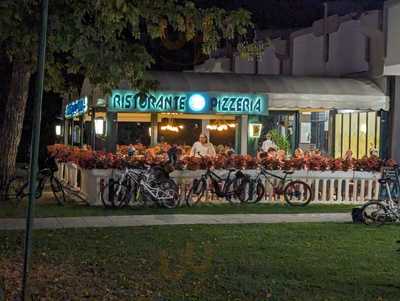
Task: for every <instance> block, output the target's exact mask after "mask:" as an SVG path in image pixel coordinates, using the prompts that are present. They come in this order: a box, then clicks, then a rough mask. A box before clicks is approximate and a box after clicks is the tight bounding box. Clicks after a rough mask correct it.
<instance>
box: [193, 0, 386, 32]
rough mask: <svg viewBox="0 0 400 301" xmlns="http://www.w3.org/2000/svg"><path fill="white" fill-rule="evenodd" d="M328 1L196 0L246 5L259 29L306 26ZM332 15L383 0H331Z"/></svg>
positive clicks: (378, 4) (320, 14) (379, 4)
mask: <svg viewBox="0 0 400 301" xmlns="http://www.w3.org/2000/svg"><path fill="white" fill-rule="evenodd" d="M325 1H326V0H194V2H195V3H197V5H198V6H200V7H202V6H203V7H209V6H212V5H215V6H219V7H223V8H226V9H236V8H239V7H243V8H246V9H247V10H249V11H251V12H252V14H253V21H254V22H255V23H256V25H257V27H258V28H259V29H287V28H299V27H307V26H310V25H311V24H312V22H313V21H315V20H316V19H319V18H321V17H323V3H324V2H325ZM328 2H329V3H330V4H329V6H330V12H329V14H339V15H341V14H346V13H349V12H353V11H357V10H370V9H379V8H381V7H382V6H383V3H384V2H385V1H384V0H342V1H328Z"/></svg>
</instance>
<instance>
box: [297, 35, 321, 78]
mask: <svg viewBox="0 0 400 301" xmlns="http://www.w3.org/2000/svg"><path fill="white" fill-rule="evenodd" d="M323 49H324V38H323V37H322V36H319V37H317V36H315V35H314V34H313V33H312V32H311V33H306V34H302V35H299V36H297V37H294V38H293V39H292V75H296V76H303V75H307V76H308V75H311V76H312V75H321V74H323V73H324V70H325V63H324V51H323Z"/></svg>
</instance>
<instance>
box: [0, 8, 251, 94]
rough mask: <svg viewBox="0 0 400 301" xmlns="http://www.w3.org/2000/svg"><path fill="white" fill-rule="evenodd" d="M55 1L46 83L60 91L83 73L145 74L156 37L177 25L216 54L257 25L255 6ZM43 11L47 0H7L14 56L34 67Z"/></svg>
mask: <svg viewBox="0 0 400 301" xmlns="http://www.w3.org/2000/svg"><path fill="white" fill-rule="evenodd" d="M49 5H50V7H49V24H48V52H47V58H46V59H47V64H46V89H48V90H49V89H51V90H54V91H58V92H63V91H68V89H69V88H70V87H69V86H70V85H71V83H70V81H69V80H66V79H69V78H73V76H75V75H84V76H85V77H87V78H89V80H90V81H91V82H92V83H93V84H96V85H100V86H101V87H103V88H105V89H111V88H112V87H115V86H116V85H117V84H118V83H119V81H120V80H121V79H127V80H129V81H130V82H131V83H133V84H134V83H136V84H138V82H142V81H141V80H142V79H143V78H144V74H145V70H146V69H148V68H149V67H150V66H151V64H152V63H153V62H154V60H153V58H152V56H151V53H149V51H148V48H147V45H148V41H149V40H154V39H168V35H169V34H170V33H171V32H181V33H183V34H184V35H185V38H186V40H187V41H191V40H193V39H194V38H195V37H199V36H200V38H201V42H202V51H203V53H205V54H210V53H212V52H213V51H215V50H216V49H217V48H218V47H219V46H220V45H221V42H223V41H228V40H229V41H233V42H235V43H239V42H241V43H243V42H244V40H245V39H246V36H247V35H248V34H249V33H250V32H251V31H252V29H253V24H252V22H251V15H250V13H249V12H248V11H245V10H243V9H239V10H235V11H226V10H224V9H221V8H205V9H204V8H203V9H199V8H197V7H196V6H195V4H194V3H192V2H190V1H178V0H157V1H151V0H52V1H50V3H49ZM39 13H40V1H39V0H19V1H15V0H2V1H1V2H0V44H1V46H2V48H3V49H5V50H6V53H7V56H8V58H9V60H10V61H15V60H19V61H23V62H24V63H26V64H28V65H29V66H30V67H31V68H32V70H33V68H34V66H35V57H36V51H37V47H36V45H37V39H38V36H37V32H38V26H39V24H40V22H39V18H40V15H39ZM246 45H247V43H246ZM243 49H244V48H243ZM249 49H250V48H249ZM251 49H252V51H254V48H251ZM244 51H245V49H244ZM71 76H72V77H71Z"/></svg>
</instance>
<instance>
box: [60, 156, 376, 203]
mask: <svg viewBox="0 0 400 301" xmlns="http://www.w3.org/2000/svg"><path fill="white" fill-rule="evenodd" d="M215 172H216V173H217V174H218V175H220V176H224V175H226V173H227V171H226V170H216V171H215ZM203 173H204V170H196V171H190V170H184V171H174V172H173V173H172V174H171V177H172V178H173V179H174V180H175V181H176V182H177V184H178V185H179V187H180V192H181V196H183V195H185V193H186V191H187V189H189V187H190V185H191V183H192V181H193V179H195V178H198V177H200V176H201V175H202V174H203ZM244 173H246V174H249V175H251V176H256V174H257V173H258V171H257V170H245V171H244ZM271 173H274V174H276V175H278V176H283V175H284V174H283V172H282V171H271ZM120 174H121V171H119V170H111V169H106V170H102V169H92V170H85V169H81V168H79V167H78V166H77V165H75V164H73V163H60V164H59V170H58V172H57V176H58V178H60V179H61V180H62V181H63V182H64V183H67V184H68V185H69V186H71V187H73V188H75V189H76V190H78V191H80V194H81V196H82V197H84V198H85V199H86V200H87V201H88V203H89V204H91V205H101V200H100V182H101V181H102V180H103V181H106V183H108V180H109V179H110V178H111V177H114V178H118V176H119V175H120ZM380 176H381V174H380V173H378V172H360V171H347V172H345V171H336V172H332V171H305V170H300V171H295V172H294V174H292V175H290V176H289V177H288V178H290V179H295V180H296V179H298V180H302V181H305V182H307V183H308V184H309V185H310V186H311V189H312V192H313V203H322V204H359V203H364V202H365V201H367V200H370V199H377V198H378V195H379V182H378V179H379V178H380ZM269 181H271V182H272V183H274V181H275V183H276V181H277V179H272V178H270V179H269ZM269 181H268V180H266V181H265V188H266V193H265V196H264V199H263V200H262V201H263V202H269V203H279V202H283V201H284V200H283V197H282V196H281V195H278V194H276V193H275V192H274V189H273V186H272V185H271V182H269ZM208 200H209V201H210V202H218V199H217V198H216V196H215V195H212V194H209V195H208Z"/></svg>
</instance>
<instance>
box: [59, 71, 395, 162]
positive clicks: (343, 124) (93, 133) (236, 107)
mask: <svg viewBox="0 0 400 301" xmlns="http://www.w3.org/2000/svg"><path fill="white" fill-rule="evenodd" d="M149 76H150V78H151V79H152V80H155V81H157V82H158V88H157V90H156V91H150V92H148V93H141V92H140V91H138V90H137V89H135V87H131V86H130V85H129V84H128V83H127V82H125V81H122V82H121V84H120V85H119V87H116V88H115V89H114V90H112V92H111V94H109V95H102V94H101V93H100V92H99V90H98V89H96V88H94V87H92V86H91V85H90V84H89V83H88V82H87V81H85V84H84V87H83V89H82V96H83V97H82V98H81V99H80V100H78V101H75V102H72V103H71V104H69V105H67V108H66V115H65V118H66V119H65V120H66V123H65V129H66V130H65V142H66V143H68V144H76V145H82V144H89V145H91V146H92V147H93V148H94V149H105V150H108V151H115V150H116V147H117V145H118V144H120V145H121V144H124V145H126V144H131V143H132V144H134V143H138V142H140V143H142V144H145V145H155V144H157V143H159V142H167V143H171V144H179V145H192V144H193V143H194V142H195V141H196V140H197V139H198V136H199V134H200V133H206V134H207V135H208V136H209V138H210V141H211V142H212V143H213V144H214V145H215V146H219V145H225V146H229V147H231V148H234V150H235V151H236V153H240V154H253V155H254V154H255V153H256V151H257V149H258V147H259V145H260V144H261V143H262V141H263V139H264V137H265V134H266V133H267V132H269V131H271V130H275V131H276V132H277V133H279V135H280V137H282V138H283V139H285V140H286V141H287V143H288V145H289V152H293V150H294V149H295V148H297V147H301V148H303V149H320V150H321V151H322V152H323V153H326V154H329V155H333V156H335V157H341V156H343V155H344V153H345V152H346V151H347V150H348V149H352V151H353V153H354V155H355V156H356V157H362V156H364V155H366V154H367V153H368V152H369V150H370V149H373V148H374V149H378V150H380V151H381V149H380V148H381V137H384V135H385V131H387V111H388V110H389V99H388V97H387V96H386V95H385V93H383V92H382V90H381V89H380V88H379V87H378V86H377V85H376V84H374V83H373V82H372V81H369V80H366V79H361V78H335V77H297V76H283V75H259V74H257V75H254V74H237V73H201V72H149Z"/></svg>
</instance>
